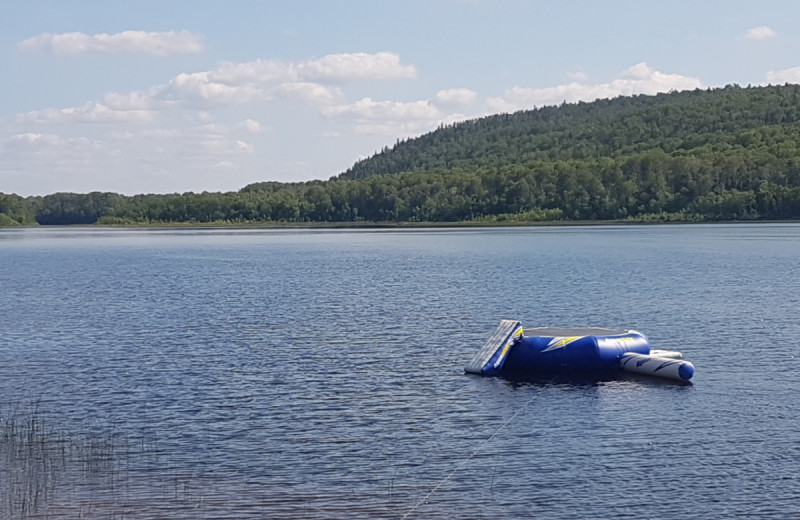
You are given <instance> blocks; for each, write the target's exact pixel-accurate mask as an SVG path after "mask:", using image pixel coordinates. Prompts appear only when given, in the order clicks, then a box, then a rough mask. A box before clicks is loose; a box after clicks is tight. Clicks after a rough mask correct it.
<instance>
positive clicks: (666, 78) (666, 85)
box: [487, 62, 703, 112]
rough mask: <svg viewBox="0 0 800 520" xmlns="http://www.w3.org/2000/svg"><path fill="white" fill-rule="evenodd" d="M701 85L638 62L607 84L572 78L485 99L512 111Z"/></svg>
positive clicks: (499, 109) (493, 108) (500, 109)
mask: <svg viewBox="0 0 800 520" xmlns="http://www.w3.org/2000/svg"><path fill="white" fill-rule="evenodd" d="M701 87H703V84H702V83H701V81H700V80H699V79H697V78H693V77H690V76H682V75H680V74H667V73H664V72H660V71H657V70H655V69H653V68H651V67H649V66H648V65H647V64H646V63H644V62H642V63H637V64H636V65H634V66H633V67H631V68H629V69H628V70H626V71H624V72H623V73H622V75H621V76H620V77H619V78H617V79H614V80H612V81H611V82H609V83H598V84H594V85H591V84H584V83H578V82H576V81H573V82H571V83H568V84H565V85H557V86H555V87H545V88H525V87H513V88H511V89H509V90H507V91H506V92H505V94H504V95H503V96H502V97H495V98H490V99H488V100H487V106H488V108H489V109H490V111H493V112H513V111H516V110H524V109H531V108H533V107H534V106H543V105H557V104H560V103H562V102H564V101H566V102H576V101H594V100H596V99H605V98H613V97H617V96H630V95H634V94H657V93H659V92H669V91H671V90H691V89H695V88H701Z"/></svg>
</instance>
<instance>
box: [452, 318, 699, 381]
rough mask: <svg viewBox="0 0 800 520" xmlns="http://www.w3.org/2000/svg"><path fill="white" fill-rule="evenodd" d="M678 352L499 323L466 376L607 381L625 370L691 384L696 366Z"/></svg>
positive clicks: (609, 333) (639, 337)
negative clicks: (599, 378) (594, 377)
mask: <svg viewBox="0 0 800 520" xmlns="http://www.w3.org/2000/svg"><path fill="white" fill-rule="evenodd" d="M682 357H683V356H682V355H681V354H680V352H675V351H668V350H651V349H650V343H649V341H648V339H647V337H646V336H645V335H644V334H642V333H640V332H636V331H635V330H625V331H623V330H613V329H602V328H552V327H543V328H534V329H528V330H527V331H523V329H522V324H521V323H520V322H519V321H513V320H501V321H500V325H499V326H498V327H497V329H496V330H495V331H494V333H493V334H492V336H491V337H490V338H489V340H488V341H487V342H486V344H485V345H484V346H483V348H481V350H480V351H479V352H478V353H477V354H476V355H475V357H474V358H473V359H472V361H470V363H469V364H468V365H467V366H466V367H465V368H464V370H465V371H466V372H468V373H473V374H480V375H484V376H497V375H505V376H510V377H515V378H517V377H527V376H534V377H535V376H543V375H544V376H549V375H598V376H600V375H607V374H609V373H614V372H619V371H622V370H625V371H629V372H635V373H639V374H646V375H651V376H656V377H664V378H667V379H673V380H677V381H689V380H690V379H691V378H692V376H693V375H694V366H693V365H692V364H691V363H689V362H688V361H684V360H683V359H682Z"/></svg>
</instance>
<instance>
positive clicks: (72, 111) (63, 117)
mask: <svg viewBox="0 0 800 520" xmlns="http://www.w3.org/2000/svg"><path fill="white" fill-rule="evenodd" d="M154 117H155V114H154V112H152V111H150V110H124V109H118V108H114V107H111V106H109V105H107V104H105V103H100V102H88V103H85V104H83V105H81V106H79V107H69V108H62V109H55V108H47V109H44V110H35V111H32V112H28V113H25V114H21V115H19V116H18V117H17V121H18V122H25V123H63V122H67V123H69V122H79V123H142V122H148V121H152V120H153V118H154Z"/></svg>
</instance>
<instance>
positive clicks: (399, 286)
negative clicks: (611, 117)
mask: <svg viewBox="0 0 800 520" xmlns="http://www.w3.org/2000/svg"><path fill="white" fill-rule="evenodd" d="M0 291H1V292H0V294H2V312H1V313H0V330H1V331H2V342H0V416H1V417H2V418H3V421H4V423H5V425H6V426H5V437H0V452H2V453H3V454H2V457H4V461H5V462H4V464H5V467H0V496H3V497H4V498H0V518H34V517H36V518H45V517H46V518H49V519H60V518H79V517H80V518H87V519H88V518H114V519H122V518H125V519H156V518H186V519H197V518H230V519H250V518H311V519H322V518H394V519H400V518H426V519H427V518H484V517H485V518H495V519H496V518H537V519H544V518H546V519H582V518H637V519H638V518H649V519H686V518H698V519H700V518H702V519H707V518H798V517H800V414H799V412H800V406H798V405H800V318H799V316H800V225H797V224H753V225H745V224H742V225H738V224H736V225H674V226H673V225H653V226H605V227H557V228H513V229H512V228H507V229H504V228H500V229H470V230H413V231H402V230H392V231H310V230H290V231H286V230H230V229H214V230H200V229H188V230H164V229H155V230H141V229H102V228H92V229H52V228H38V229H21V230H19V229H10V230H8V229H4V230H0ZM501 318H508V319H519V320H521V321H522V323H523V326H527V327H536V326H598V327H611V328H633V329H636V330H639V331H641V332H643V333H645V334H647V335H648V336H649V338H650V341H651V344H652V346H653V347H654V348H667V349H676V350H681V351H682V352H683V353H684V356H685V357H686V358H687V359H689V360H690V361H692V362H693V363H694V365H695V367H696V374H695V377H694V379H693V384H691V385H677V384H671V383H664V382H659V381H654V380H650V379H644V378H633V377H631V376H628V377H621V378H619V379H615V380H605V381H594V382H591V381H589V382H572V383H565V382H536V383H530V382H529V383H522V382H510V381H505V380H503V379H487V378H480V377H475V376H470V375H465V374H464V373H463V366H464V365H465V364H466V363H467V362H468V361H469V360H470V358H471V357H472V356H473V355H474V353H475V352H476V351H477V349H478V348H480V346H481V345H482V344H483V342H484V341H485V340H486V339H487V338H488V336H489V335H490V334H491V332H492V330H493V329H494V327H495V326H496V325H497V322H498V320H500V319H501ZM9 425H10V426H9ZM30 430H35V432H34V433H35V435H33V434H32V433H31V431H30ZM9 431H10V432H11V433H10V434H9ZM26 432H27V433H26ZM25 435H28V436H29V437H30V438H31V439H33V440H30V441H29V440H26V439H25V438H23V437H24V436H25ZM15 436H16V437H15ZM34 437H35V439H34ZM37 439H38V440H37ZM2 443H5V447H3V445H2ZM26 443H27V444H26ZM48 443H49V444H48ZM14 446H22V448H20V449H17V448H15V447H14ZM34 452H35V453H34ZM0 462H2V461H0ZM36 515H40V516H36Z"/></svg>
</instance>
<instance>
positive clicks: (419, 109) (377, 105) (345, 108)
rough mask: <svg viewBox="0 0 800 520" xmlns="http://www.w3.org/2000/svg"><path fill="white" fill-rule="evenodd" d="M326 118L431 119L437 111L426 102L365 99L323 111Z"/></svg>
mask: <svg viewBox="0 0 800 520" xmlns="http://www.w3.org/2000/svg"><path fill="white" fill-rule="evenodd" d="M323 112H324V113H325V114H326V115H328V116H352V117H355V118H358V119H383V120H385V119H390V120H398V119H404V120H405V119H426V120H427V119H432V118H437V117H439V116H440V114H439V110H438V109H436V107H434V106H433V105H431V104H430V103H429V102H427V101H410V102H401V101H375V100H373V99H372V98H369V97H365V98H362V99H360V100H358V101H356V102H355V103H350V104H347V105H336V106H332V107H327V108H325V109H323Z"/></svg>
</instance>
